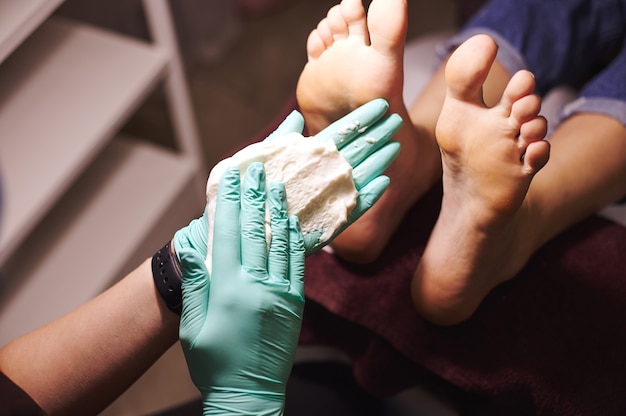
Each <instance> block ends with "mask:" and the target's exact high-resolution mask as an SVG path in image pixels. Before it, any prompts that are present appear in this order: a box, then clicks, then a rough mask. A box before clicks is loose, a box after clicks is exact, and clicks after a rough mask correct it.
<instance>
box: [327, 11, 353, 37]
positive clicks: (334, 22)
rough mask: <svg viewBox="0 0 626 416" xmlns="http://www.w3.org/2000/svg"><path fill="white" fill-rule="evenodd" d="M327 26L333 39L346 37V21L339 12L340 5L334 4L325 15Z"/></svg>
mask: <svg viewBox="0 0 626 416" xmlns="http://www.w3.org/2000/svg"><path fill="white" fill-rule="evenodd" d="M326 20H327V21H328V26H329V28H330V31H331V33H332V37H333V39H334V40H339V39H345V38H347V37H348V22H346V19H345V18H344V17H343V14H342V13H341V6H340V5H336V6H334V7H332V8H331V9H330V10H329V11H328V15H327V16H326Z"/></svg>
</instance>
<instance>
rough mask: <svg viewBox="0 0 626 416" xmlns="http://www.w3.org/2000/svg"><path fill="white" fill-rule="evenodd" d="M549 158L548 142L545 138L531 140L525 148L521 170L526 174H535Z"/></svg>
mask: <svg viewBox="0 0 626 416" xmlns="http://www.w3.org/2000/svg"><path fill="white" fill-rule="evenodd" d="M549 158H550V143H548V142H547V141H545V140H538V141H535V142H532V143H530V144H529V145H528V147H527V148H526V152H525V153H524V158H523V163H524V165H523V170H524V173H526V174H527V175H534V174H536V173H537V172H538V171H539V170H540V169H541V168H543V167H544V166H545V165H546V163H548V159H549Z"/></svg>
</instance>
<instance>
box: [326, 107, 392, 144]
mask: <svg viewBox="0 0 626 416" xmlns="http://www.w3.org/2000/svg"><path fill="white" fill-rule="evenodd" d="M388 109H389V104H388V103H387V101H385V100H384V99H382V98H379V99H376V100H372V101H370V102H368V103H367V104H364V105H362V106H361V107H358V108H357V109H356V110H354V111H352V112H350V113H349V114H347V115H345V116H344V117H342V118H340V119H339V120H337V121H335V122H334V123H332V124H330V125H329V126H328V127H326V128H325V129H324V130H322V131H320V132H319V133H317V134H316V135H315V137H316V138H317V139H318V140H320V141H327V140H332V141H333V142H335V145H336V146H337V149H339V150H341V148H342V147H344V146H345V145H346V144H348V143H350V141H351V140H353V139H354V138H355V137H358V136H359V135H360V134H361V133H362V132H363V131H365V130H367V129H368V128H369V126H371V125H373V124H374V123H376V122H377V121H378V120H380V118H381V117H382V116H383V115H384V114H385V113H386V112H387V110H388Z"/></svg>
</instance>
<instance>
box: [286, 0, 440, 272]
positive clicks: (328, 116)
mask: <svg viewBox="0 0 626 416" xmlns="http://www.w3.org/2000/svg"><path fill="white" fill-rule="evenodd" d="M406 25H407V4H406V0H385V1H383V0H374V1H373V2H372V4H371V6H370V8H369V11H368V13H367V15H366V12H365V10H364V8H363V4H362V2H361V0H343V1H342V3H341V4H339V5H337V6H335V7H333V8H331V9H330V10H329V12H328V15H327V17H326V18H325V19H323V20H322V21H321V22H320V23H319V25H318V27H317V29H315V30H314V31H313V32H312V33H311V35H310V36H309V40H308V44H307V52H308V57H309V60H308V62H307V64H306V66H305V68H304V70H303V72H302V74H301V76H300V79H299V81H298V87H297V97H298V104H299V106H300V109H301V111H302V113H303V115H304V117H305V120H306V123H307V127H308V128H309V131H310V133H311V134H314V133H316V132H318V131H319V130H321V129H322V128H324V127H326V126H327V125H328V124H329V123H330V122H331V121H333V120H335V119H337V118H338V117H341V116H343V115H345V114H346V113H348V112H349V111H351V110H352V109H354V108H356V107H357V106H359V105H361V104H364V103H366V102H367V101H370V100H371V99H374V98H378V97H383V98H385V99H387V101H389V103H390V111H392V112H395V113H398V114H399V115H400V116H401V117H402V118H403V119H404V120H405V123H404V125H403V127H402V129H401V131H400V132H399V133H398V134H397V135H396V140H398V141H399V142H400V143H401V144H402V152H401V155H400V156H399V157H398V159H397V160H396V161H395V162H394V164H393V165H392V166H391V167H390V168H389V170H388V171H387V172H386V174H387V175H388V176H389V177H390V178H391V185H390V187H389V189H388V190H387V192H385V194H384V195H383V197H382V198H381V200H380V201H378V202H377V203H376V204H375V205H374V207H372V209H370V210H369V211H368V212H367V213H366V214H365V215H364V216H363V217H362V218H361V219H359V221H357V222H356V223H355V224H353V225H352V226H351V227H349V228H348V229H347V230H346V231H344V232H343V233H342V234H341V235H340V236H339V237H338V238H337V239H335V241H334V242H333V248H334V250H335V252H337V254H339V255H341V256H342V257H344V258H346V259H348V260H351V261H356V262H368V261H371V260H374V259H375V258H376V257H377V256H378V255H379V253H380V252H381V251H382V249H383V248H384V246H385V245H386V244H387V241H388V240H389V238H390V237H391V235H392V233H393V232H394V231H395V229H396V228H397V226H398V224H399V222H400V221H401V220H402V217H403V216H404V214H405V213H406V211H407V210H408V209H409V208H410V207H411V205H412V204H413V203H414V202H415V201H416V200H417V199H418V198H419V197H420V196H421V195H422V194H423V193H424V192H426V191H427V190H428V189H429V188H430V187H431V186H432V185H433V184H434V183H435V182H436V181H437V180H439V178H440V176H441V168H440V163H441V162H440V156H439V150H438V148H437V145H436V142H435V140H434V136H433V134H432V133H431V132H426V131H418V130H417V129H416V128H415V126H413V125H412V123H410V122H409V116H408V112H407V109H406V108H405V106H404V103H403V101H402V85H403V74H402V64H403V52H404V38H405V34H406ZM364 68H366V70H364ZM441 91H443V90H441ZM440 95H441V98H440V101H443V94H440ZM433 114H434V117H435V119H436V116H437V112H436V111H435V112H434V113H433ZM434 124H435V123H434V120H433V121H432V130H433V131H434Z"/></svg>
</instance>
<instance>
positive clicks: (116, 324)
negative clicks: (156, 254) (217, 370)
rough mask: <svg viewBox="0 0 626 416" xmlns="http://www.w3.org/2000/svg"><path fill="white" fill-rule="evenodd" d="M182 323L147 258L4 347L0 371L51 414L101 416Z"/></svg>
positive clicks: (172, 340) (174, 337) (169, 342)
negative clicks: (78, 304)
mask: <svg viewBox="0 0 626 416" xmlns="http://www.w3.org/2000/svg"><path fill="white" fill-rule="evenodd" d="M179 320H180V317H179V316H178V315H176V314H174V313H173V312H171V311H170V310H169V309H168V308H167V306H166V305H165V303H164V302H163V301H162V299H161V297H160V295H159V294H158V292H157V291H156V288H155V285H154V280H153V278H152V269H151V265H150V259H148V260H146V261H144V262H143V263H142V264H141V265H140V266H139V267H137V268H136V269H135V270H133V271H132V272H131V273H129V274H128V275H127V276H126V277H125V278H124V279H122V280H121V281H119V282H118V283H117V284H116V285H114V286H113V287H111V288H110V289H109V290H107V291H105V292H103V293H102V294H101V295H99V296H97V297H96V298H94V299H92V300H91V301H89V302H87V303H86V304H84V305H83V306H81V307H79V308H78V309H75V310H74V311H72V312H70V313H68V314H67V315H65V316H63V317H61V318H59V319H57V320H55V321H53V322H51V323H49V324H47V325H45V326H43V327H40V328H38V329H35V330H34V331H32V332H29V333H27V334H26V335H24V336H22V337H20V338H17V339H16V340H14V341H12V342H10V343H9V344H7V345H6V346H4V347H3V348H2V349H0V371H2V372H3V373H4V374H5V375H6V376H7V377H9V378H10V379H11V380H12V381H13V382H14V383H16V384H17V385H18V386H20V387H21V388H22V389H23V390H24V391H25V392H26V393H28V395H29V396H30V397H32V398H33V399H34V400H35V401H36V402H37V403H38V404H39V406H40V407H41V408H42V409H43V410H44V411H45V412H46V413H47V414H49V415H85V414H98V413H99V412H100V411H102V410H103V409H104V408H106V407H107V406H108V405H109V404H110V403H111V402H112V401H113V400H114V399H115V398H117V397H118V396H119V395H120V394H121V393H122V392H124V391H125V390H126V389H127V388H128V387H130V386H131V385H132V384H133V383H134V382H135V381H136V380H137V379H138V378H139V377H140V376H141V375H142V374H143V373H144V372H145V371H146V370H147V369H148V368H149V367H150V366H151V365H152V364H153V363H154V362H155V361H156V360H157V359H158V358H159V357H160V356H161V355H162V354H163V353H164V352H165V351H167V350H168V349H169V347H171V346H172V345H173V344H174V343H175V342H176V341H177V340H178V325H179ZM44 346H45V347H44Z"/></svg>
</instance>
